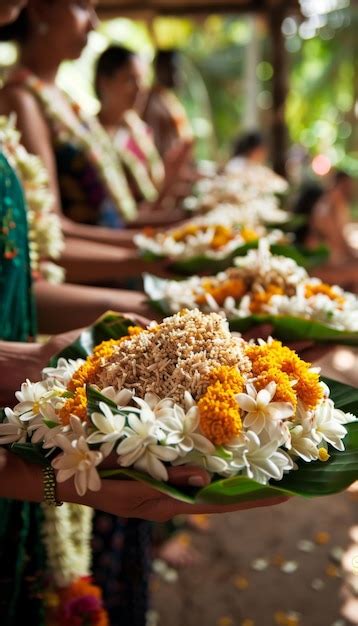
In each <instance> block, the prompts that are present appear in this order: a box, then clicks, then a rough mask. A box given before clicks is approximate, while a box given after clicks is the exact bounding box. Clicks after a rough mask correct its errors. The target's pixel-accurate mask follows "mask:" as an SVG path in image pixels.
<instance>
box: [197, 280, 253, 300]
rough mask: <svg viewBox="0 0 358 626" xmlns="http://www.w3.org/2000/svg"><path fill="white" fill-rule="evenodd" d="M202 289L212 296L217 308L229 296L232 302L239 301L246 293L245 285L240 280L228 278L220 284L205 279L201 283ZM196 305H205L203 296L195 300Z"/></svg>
mask: <svg viewBox="0 0 358 626" xmlns="http://www.w3.org/2000/svg"><path fill="white" fill-rule="evenodd" d="M202 286H203V289H204V290H205V292H206V293H209V294H210V295H212V296H213V298H214V299H215V300H216V302H217V303H218V305H219V306H222V305H223V304H224V302H225V300H226V298H228V297H229V296H231V297H232V298H234V300H235V301H236V300H240V298H242V297H243V296H244V295H245V293H246V291H247V288H246V284H245V282H244V281H243V280H242V279H241V278H228V279H227V280H224V281H222V282H219V281H217V280H212V279H210V278H206V279H204V280H203V283H202ZM196 302H197V303H198V304H205V302H206V300H205V295H204V294H202V295H199V296H198V297H197V298H196Z"/></svg>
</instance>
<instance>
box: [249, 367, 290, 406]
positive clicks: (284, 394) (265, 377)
mask: <svg viewBox="0 0 358 626" xmlns="http://www.w3.org/2000/svg"><path fill="white" fill-rule="evenodd" d="M272 381H273V382H275V383H276V392H275V395H274V397H273V398H272V400H273V401H275V402H289V403H290V404H292V406H293V408H294V409H295V408H296V406H297V396H296V393H295V391H294V389H293V387H292V386H291V384H290V382H291V381H290V377H289V376H288V374H286V373H285V372H282V371H281V370H279V369H278V368H274V367H271V368H270V369H269V370H267V372H262V374H260V375H259V376H258V378H257V380H256V381H255V387H256V389H257V390H258V391H260V390H261V389H265V387H267V385H268V384H269V383H270V382H272Z"/></svg>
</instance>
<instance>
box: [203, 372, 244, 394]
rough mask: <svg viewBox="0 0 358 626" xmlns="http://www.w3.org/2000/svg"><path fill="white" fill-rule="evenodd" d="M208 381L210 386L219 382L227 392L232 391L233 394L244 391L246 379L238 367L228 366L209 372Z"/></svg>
mask: <svg viewBox="0 0 358 626" xmlns="http://www.w3.org/2000/svg"><path fill="white" fill-rule="evenodd" d="M208 380H209V383H210V385H212V384H215V383H216V382H219V383H221V385H222V386H223V387H224V388H225V389H226V390H229V391H230V390H231V391H232V392H233V393H242V392H243V391H244V379H243V377H242V374H241V373H240V372H239V370H238V369H237V368H236V367H228V366H227V365H222V366H221V367H216V368H215V369H212V370H211V372H209V374H208Z"/></svg>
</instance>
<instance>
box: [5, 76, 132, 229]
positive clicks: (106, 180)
mask: <svg viewBox="0 0 358 626" xmlns="http://www.w3.org/2000/svg"><path fill="white" fill-rule="evenodd" d="M13 80H14V81H21V82H22V83H23V84H24V85H25V86H26V87H27V88H28V89H29V91H30V92H31V93H32V94H33V95H34V96H35V97H36V98H37V100H38V102H39V103H40V105H41V107H42V109H43V110H44V113H45V115H46V117H47V119H48V120H49V123H50V124H51V127H52V130H55V134H56V136H57V138H58V139H59V141H61V142H62V141H67V140H70V141H71V143H72V144H75V145H76V146H78V147H79V148H80V149H81V150H83V151H84V153H85V154H86V156H87V157H88V160H89V161H90V162H91V163H93V165H94V166H95V167H96V169H97V171H98V173H99V175H100V177H101V180H102V183H103V185H104V186H105V188H106V190H107V191H108V194H109V195H110V196H111V198H112V199H113V200H114V202H115V204H116V207H117V210H118V213H119V214H120V216H121V217H123V218H124V219H125V220H127V221H131V220H133V219H135V217H136V215H137V208H136V203H135V200H134V198H133V196H132V193H131V191H130V189H129V186H128V182H127V179H126V176H125V173H124V171H123V168H122V165H121V162H120V159H119V158H118V155H117V153H116V150H115V148H114V146H113V145H112V141H111V139H110V137H109V135H108V134H107V132H106V131H105V130H104V128H103V127H102V126H101V124H100V123H99V122H98V121H97V119H96V118H95V117H92V116H87V115H86V114H85V113H84V111H83V110H82V109H81V107H80V106H79V104H78V103H77V102H76V101H75V100H73V99H72V98H71V96H70V95H69V94H68V93H67V92H65V91H64V90H61V94H62V96H63V97H64V98H65V99H66V100H67V102H68V104H69V106H70V108H71V109H72V111H73V113H74V115H75V117H76V118H77V120H78V123H77V124H71V123H70V122H69V121H68V120H66V119H65V117H64V116H63V115H62V113H61V110H60V109H59V108H58V107H57V106H56V101H55V98H53V97H52V95H51V93H49V90H48V88H47V86H46V84H45V83H44V82H43V81H41V80H40V79H39V78H38V77H37V76H35V75H34V74H32V73H31V72H30V71H28V70H21V71H19V72H17V73H16V74H15V75H14V77H13Z"/></svg>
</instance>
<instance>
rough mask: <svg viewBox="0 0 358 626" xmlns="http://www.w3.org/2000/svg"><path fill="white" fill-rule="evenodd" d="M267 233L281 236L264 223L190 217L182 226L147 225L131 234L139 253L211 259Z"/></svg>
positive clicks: (275, 238) (274, 238)
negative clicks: (252, 224)
mask: <svg viewBox="0 0 358 626" xmlns="http://www.w3.org/2000/svg"><path fill="white" fill-rule="evenodd" d="M263 236H265V237H267V239H268V241H269V242H270V243H276V242H277V241H280V240H281V239H282V238H283V233H282V232H281V231H277V230H275V231H271V232H267V231H266V229H265V228H264V227H263V226H257V227H256V228H255V229H252V228H248V227H246V226H239V225H236V226H225V225H223V224H221V223H216V224H213V223H207V222H206V221H205V220H198V221H194V220H193V221H191V222H188V223H186V224H185V225H184V226H181V227H179V228H174V229H171V230H167V231H165V232H161V233H156V234H155V233H154V232H153V230H152V229H149V230H148V229H147V230H146V231H144V232H143V233H140V234H138V235H136V236H135V237H134V241H135V243H136V245H137V246H138V248H139V249H140V250H141V251H142V253H144V254H145V253H150V254H152V255H154V256H156V257H167V258H168V259H171V260H177V261H178V260H188V259H191V258H195V257H198V256H206V257H207V258H210V259H217V260H218V259H223V258H225V257H227V256H229V255H230V254H232V253H233V252H235V251H236V250H237V249H238V248H240V247H242V246H245V245H248V244H254V243H257V241H258V239H259V238H260V237H263Z"/></svg>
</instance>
